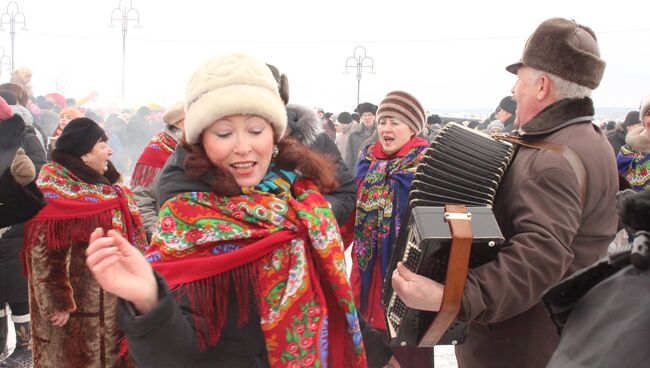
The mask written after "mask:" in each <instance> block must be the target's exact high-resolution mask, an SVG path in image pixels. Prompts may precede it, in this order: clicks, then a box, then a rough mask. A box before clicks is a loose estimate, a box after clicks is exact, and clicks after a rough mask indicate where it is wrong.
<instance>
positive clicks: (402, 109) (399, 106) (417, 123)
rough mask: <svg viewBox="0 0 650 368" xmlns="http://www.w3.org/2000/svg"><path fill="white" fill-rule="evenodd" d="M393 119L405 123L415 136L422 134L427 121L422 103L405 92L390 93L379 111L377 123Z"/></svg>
mask: <svg viewBox="0 0 650 368" xmlns="http://www.w3.org/2000/svg"><path fill="white" fill-rule="evenodd" d="M389 116H390V117H393V118H396V119H399V120H400V121H402V122H404V123H405V124H406V125H408V126H409V128H411V129H412V130H413V131H414V132H415V134H418V133H420V131H421V130H422V127H423V126H424V121H425V120H426V115H425V113H424V109H423V108H422V105H421V104H420V102H419V101H418V100H417V99H416V98H415V97H413V95H411V94H410V93H407V92H404V91H393V92H389V93H388V94H387V95H386V97H384V100H383V101H381V103H380V104H379V108H378V109H377V121H380V120H381V119H382V118H385V117H389Z"/></svg>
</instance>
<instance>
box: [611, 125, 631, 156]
mask: <svg viewBox="0 0 650 368" xmlns="http://www.w3.org/2000/svg"><path fill="white" fill-rule="evenodd" d="M625 134H626V133H625V128H624V127H621V126H619V127H617V128H616V129H614V130H612V131H610V132H607V140H608V141H609V144H611V145H612V149H613V150H614V155H618V153H619V152H621V147H623V146H624V145H625Z"/></svg>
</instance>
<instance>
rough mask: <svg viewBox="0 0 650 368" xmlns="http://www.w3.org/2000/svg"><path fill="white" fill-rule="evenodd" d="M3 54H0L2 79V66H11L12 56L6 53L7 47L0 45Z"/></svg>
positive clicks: (0, 76) (0, 75) (0, 77)
mask: <svg viewBox="0 0 650 368" xmlns="http://www.w3.org/2000/svg"><path fill="white" fill-rule="evenodd" d="M0 50H1V51H2V55H0V81H2V68H4V67H5V66H11V58H10V57H9V55H7V54H5V48H4V47H2V46H0Z"/></svg>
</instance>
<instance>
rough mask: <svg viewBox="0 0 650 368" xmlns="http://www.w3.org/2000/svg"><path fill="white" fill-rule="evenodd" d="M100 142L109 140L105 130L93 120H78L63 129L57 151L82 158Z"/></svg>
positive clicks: (72, 121)
mask: <svg viewBox="0 0 650 368" xmlns="http://www.w3.org/2000/svg"><path fill="white" fill-rule="evenodd" d="M100 140H102V141H107V140H108V137H106V133H105V132H104V129H102V128H101V127H100V126H99V125H97V123H95V122H94V121H92V120H91V119H88V118H76V119H73V120H71V121H70V122H69V123H68V125H66V126H65V128H63V132H61V135H60V136H59V138H58V139H57V140H56V146H55V147H56V150H57V151H61V152H64V153H67V154H70V155H72V156H75V157H81V156H83V155H85V154H86V153H88V152H90V151H92V150H93V147H95V144H97V142H99V141H100Z"/></svg>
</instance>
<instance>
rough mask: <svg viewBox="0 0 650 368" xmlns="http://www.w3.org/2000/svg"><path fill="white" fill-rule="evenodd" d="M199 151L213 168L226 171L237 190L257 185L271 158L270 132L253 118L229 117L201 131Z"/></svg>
mask: <svg viewBox="0 0 650 368" xmlns="http://www.w3.org/2000/svg"><path fill="white" fill-rule="evenodd" d="M202 143H203V148H205V152H206V154H207V156H208V158H209V159H210V161H211V162H212V163H213V164H215V165H221V166H223V167H224V168H225V169H226V170H228V171H229V172H230V173H231V174H232V175H233V177H234V178H235V181H236V182H237V184H239V186H241V187H254V186H255V185H257V184H259V183H260V182H261V181H262V179H263V178H264V176H265V175H266V172H267V171H268V168H269V165H270V164H271V158H272V156H273V128H272V127H271V124H270V123H269V122H268V121H266V120H265V119H263V118H261V117H259V116H254V115H231V116H227V117H225V118H223V119H220V120H217V121H215V122H214V123H212V125H211V126H210V127H209V128H207V129H206V130H204V131H203V137H202Z"/></svg>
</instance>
